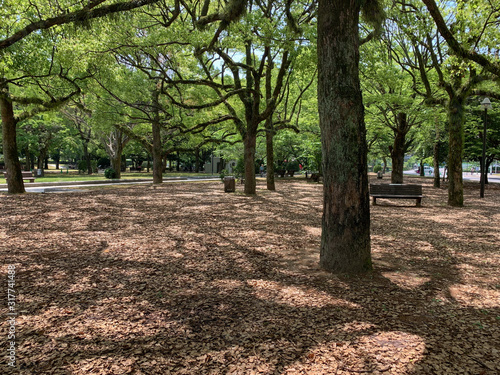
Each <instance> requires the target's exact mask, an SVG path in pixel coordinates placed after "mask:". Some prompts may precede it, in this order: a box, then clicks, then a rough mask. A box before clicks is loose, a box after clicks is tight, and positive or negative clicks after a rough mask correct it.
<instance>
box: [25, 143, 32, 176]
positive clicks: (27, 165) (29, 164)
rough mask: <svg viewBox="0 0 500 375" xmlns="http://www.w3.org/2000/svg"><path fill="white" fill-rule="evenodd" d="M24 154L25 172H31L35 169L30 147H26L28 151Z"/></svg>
mask: <svg viewBox="0 0 500 375" xmlns="http://www.w3.org/2000/svg"><path fill="white" fill-rule="evenodd" d="M24 153H25V154H26V163H25V164H24V170H25V171H31V170H32V169H33V167H32V166H33V163H32V160H31V158H32V156H31V152H30V148H29V145H28V146H26V150H25V151H24Z"/></svg>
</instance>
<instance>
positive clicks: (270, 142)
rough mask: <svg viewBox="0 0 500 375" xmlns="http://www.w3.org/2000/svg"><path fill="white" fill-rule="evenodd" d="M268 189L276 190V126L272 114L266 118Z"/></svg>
mask: <svg viewBox="0 0 500 375" xmlns="http://www.w3.org/2000/svg"><path fill="white" fill-rule="evenodd" d="M266 164H267V174H266V182H267V190H276V186H275V184H274V127H273V119H272V116H271V117H269V118H268V119H267V120H266Z"/></svg>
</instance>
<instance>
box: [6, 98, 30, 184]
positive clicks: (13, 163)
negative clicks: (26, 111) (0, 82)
mask: <svg viewBox="0 0 500 375" xmlns="http://www.w3.org/2000/svg"><path fill="white" fill-rule="evenodd" d="M0 113H1V116H2V135H3V157H4V161H5V169H6V171H7V175H8V176H9V178H8V179H7V191H8V192H9V193H10V194H22V193H25V192H26V191H25V190H24V182H23V175H22V172H21V163H20V162H19V156H18V153H17V140H16V124H17V121H16V118H15V117H14V108H13V106H12V102H11V101H10V100H8V99H7V98H5V97H3V96H0Z"/></svg>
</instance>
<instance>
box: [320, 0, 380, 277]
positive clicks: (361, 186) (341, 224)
mask: <svg viewBox="0 0 500 375" xmlns="http://www.w3.org/2000/svg"><path fill="white" fill-rule="evenodd" d="M359 11H360V2H359V1H357V0H320V1H319V11H318V64H319V76H318V78H319V79H318V106H319V117H320V127H321V141H322V151H323V178H324V193H323V195H324V203H323V219H322V236H321V252H320V265H321V267H323V268H324V269H326V270H328V271H331V272H336V273H343V272H348V273H356V272H363V271H368V270H371V268H372V261H371V252H370V201H369V195H368V173H367V156H366V154H367V145H366V129H365V123H364V107H363V103H362V97H361V90H360V83H359V66H358V65H359V35H358V21H359Z"/></svg>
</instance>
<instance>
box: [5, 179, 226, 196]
mask: <svg viewBox="0 0 500 375" xmlns="http://www.w3.org/2000/svg"><path fill="white" fill-rule="evenodd" d="M218 180H220V178H218V177H207V176H200V177H165V178H163V182H167V181H168V182H180V181H218ZM152 182H153V179H152V178H149V179H147V178H144V179H123V180H97V181H59V182H25V183H24V188H25V190H26V192H28V193H65V192H69V191H82V189H84V188H86V187H93V186H103V185H136V184H151V183H152ZM5 191H7V184H0V192H5Z"/></svg>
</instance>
